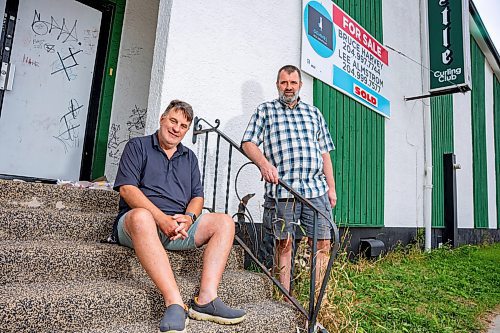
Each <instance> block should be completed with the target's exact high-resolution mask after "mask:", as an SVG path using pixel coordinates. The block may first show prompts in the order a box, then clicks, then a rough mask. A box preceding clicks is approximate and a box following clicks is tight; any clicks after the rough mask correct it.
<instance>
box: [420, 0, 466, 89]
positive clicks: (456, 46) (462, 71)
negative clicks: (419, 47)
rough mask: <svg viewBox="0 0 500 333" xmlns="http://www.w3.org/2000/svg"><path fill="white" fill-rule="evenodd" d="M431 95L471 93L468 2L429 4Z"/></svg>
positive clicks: (431, 1)
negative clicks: (446, 92) (468, 91)
mask: <svg viewBox="0 0 500 333" xmlns="http://www.w3.org/2000/svg"><path fill="white" fill-rule="evenodd" d="M427 13H428V16H427V17H428V36H429V66H430V70H429V72H430V73H429V77H430V79H429V91H430V92H431V94H432V93H433V92H438V91H446V90H450V92H454V91H464V90H469V89H470V74H469V73H470V51H469V47H470V46H469V0H427Z"/></svg>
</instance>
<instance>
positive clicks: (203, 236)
mask: <svg viewBox="0 0 500 333" xmlns="http://www.w3.org/2000/svg"><path fill="white" fill-rule="evenodd" d="M198 223H199V225H198V228H197V229H196V235H195V238H194V240H195V244H196V246H201V245H203V244H207V246H206V248H205V252H204V254H203V270H202V273H201V282H200V293H199V295H198V300H197V302H198V303H199V304H206V303H209V302H211V301H212V300H214V299H215V298H216V297H217V289H218V288H219V283H220V281H221V279H222V273H223V272H224V269H225V267H226V263H227V259H228V257H229V253H230V252H231V248H232V246H233V240H234V221H233V220H232V219H231V217H229V216H228V215H226V214H218V213H210V214H204V215H203V216H202V218H201V220H200V221H199V222H198Z"/></svg>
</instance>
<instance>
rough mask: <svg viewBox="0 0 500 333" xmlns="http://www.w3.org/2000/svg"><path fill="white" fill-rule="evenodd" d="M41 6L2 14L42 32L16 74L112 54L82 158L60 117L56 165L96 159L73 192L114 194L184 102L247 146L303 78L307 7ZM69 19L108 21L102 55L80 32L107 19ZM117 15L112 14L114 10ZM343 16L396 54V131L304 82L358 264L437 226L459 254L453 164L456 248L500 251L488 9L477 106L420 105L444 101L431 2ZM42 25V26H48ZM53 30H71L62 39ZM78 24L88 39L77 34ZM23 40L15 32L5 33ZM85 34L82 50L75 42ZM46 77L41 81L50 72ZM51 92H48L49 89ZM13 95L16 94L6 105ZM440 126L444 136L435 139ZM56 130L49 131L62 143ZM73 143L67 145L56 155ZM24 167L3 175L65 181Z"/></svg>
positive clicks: (392, 94)
mask: <svg viewBox="0 0 500 333" xmlns="http://www.w3.org/2000/svg"><path fill="white" fill-rule="evenodd" d="M25 2H26V3H32V2H33V1H23V0H19V1H18V3H19V4H18V7H17V8H15V9H16V10H15V11H14V9H13V8H14V7H16V6H15V3H17V2H15V1H11V0H9V1H5V0H4V1H3V2H2V1H0V5H1V6H2V7H5V8H6V13H7V16H6V20H5V22H7V23H8V22H9V19H8V18H9V15H10V16H12V13H14V12H16V15H17V17H26V18H27V19H26V20H24V21H22V20H18V21H17V24H16V31H17V29H21V28H22V24H25V25H26V26H27V27H28V28H30V29H31V30H29V29H28V32H29V34H27V35H26V36H24V39H23V40H24V43H25V44H26V45H24V44H23V45H24V46H21V44H19V43H22V42H17V43H18V44H16V40H15V36H16V35H15V34H14V44H13V45H12V49H13V50H14V49H15V48H16V46H17V48H18V49H20V51H19V52H18V53H19V56H18V59H13V60H16V61H18V62H20V63H17V66H16V67H17V69H16V71H17V73H18V74H16V75H19V73H24V72H25V71H26V68H29V70H41V69H40V68H42V69H43V67H44V66H45V64H44V63H43V61H44V60H42V59H44V57H45V56H47V54H48V55H52V54H51V53H49V52H47V51H46V47H47V46H45V44H50V45H55V50H56V53H57V54H59V55H61V58H60V59H65V58H64V57H65V56H67V55H65V54H64V53H63V51H64V50H69V51H68V52H70V53H71V54H73V58H75V59H77V60H78V58H77V57H78V56H79V55H80V53H78V54H77V53H76V52H78V51H79V50H80V49H82V50H83V51H82V54H83V53H85V52H87V53H92V50H91V47H87V49H84V48H81V45H79V44H78V43H80V42H82V41H86V42H87V44H85V43H84V45H87V46H88V45H92V44H96V45H98V46H99V45H104V44H105V47H104V46H103V47H102V50H100V49H99V47H96V52H95V58H96V59H97V60H96V61H95V67H94V71H95V72H96V73H97V72H99V71H100V73H102V75H101V76H99V75H93V77H91V78H89V79H88V80H91V79H93V81H92V84H91V85H90V86H91V88H92V89H91V91H90V93H89V92H87V93H86V94H83V95H82V96H83V97H82V98H84V97H85V98H88V101H89V103H83V102H80V101H79V103H80V104H78V106H80V105H84V104H87V105H88V108H89V112H88V116H87V129H86V132H81V133H80V134H79V135H80V136H79V138H80V141H79V143H78V144H79V146H78V144H75V143H74V141H71V142H73V145H69V146H68V144H62V145H61V143H60V142H59V141H61V139H63V141H65V142H66V143H67V142H68V140H66V138H67V136H64V135H68V133H71V132H67V133H66V132H65V131H63V132H57V130H58V129H57V128H56V127H57V126H61V125H60V124H61V119H63V120H66V118H61V117H60V116H57V117H56V116H55V118H54V119H55V120H53V123H54V128H55V130H56V132H54V133H55V134H51V135H49V136H48V139H47V140H45V141H48V142H49V144H48V146H50V147H51V145H55V144H59V147H56V148H54V149H59V150H61V149H63V150H62V153H60V152H59V153H57V151H56V152H55V155H57V156H61V155H62V156H63V158H61V161H60V162H61V163H62V164H64V161H65V160H66V158H64V156H69V154H70V153H71V151H72V149H73V148H74V147H76V146H78V147H79V149H80V150H78V151H77V152H76V155H78V154H82V157H81V161H80V160H78V161H80V163H76V164H75V165H76V167H78V166H79V165H80V169H77V170H76V171H74V168H75V167H74V166H72V168H73V171H74V172H73V173H64V172H62V173H61V174H62V175H63V176H61V177H64V176H65V175H69V176H67V177H71V176H73V177H77V178H78V177H79V178H81V179H85V178H86V179H95V178H97V177H99V176H106V177H107V179H108V180H110V181H112V180H113V179H114V177H115V174H116V170H117V164H118V162H119V158H120V155H121V152H122V150H123V147H124V144H125V143H126V142H127V141H128V139H130V138H131V137H134V136H138V135H143V134H150V133H153V132H154V131H155V130H156V128H157V127H158V120H159V117H160V115H161V113H162V111H163V110H164V109H165V107H166V106H167V105H168V103H169V102H170V100H172V99H182V100H186V101H187V102H189V103H191V104H192V105H193V107H194V110H195V114H196V115H197V116H198V117H201V118H203V119H205V120H206V121H208V122H210V123H212V124H214V123H215V120H216V119H218V120H219V121H220V127H219V129H221V130H222V131H223V132H224V133H226V134H227V135H228V136H229V137H230V138H232V139H233V140H234V141H235V142H239V140H240V139H241V136H242V135H243V131H244V129H245V127H246V124H247V122H248V120H249V119H250V116H251V114H252V113H253V111H254V110H255V107H256V106H257V105H258V104H259V103H261V102H263V101H265V100H271V99H274V98H276V96H277V91H276V87H275V81H276V72H277V70H278V69H279V68H280V67H281V66H282V65H284V64H294V65H297V66H299V65H300V64H301V55H302V50H301V45H302V44H301V43H302V30H303V3H302V2H301V1H294V2H290V3H287V4H286V5H284V4H283V2H282V1H275V0H270V1H265V2H244V1H230V2H224V3H214V4H212V3H207V2H202V1H198V0H191V1H175V0H159V1H158V0H146V1H139V0H127V1H125V0H110V1H109V2H105V1H90V0H89V1H84V0H82V1H75V0H43V3H42V2H40V1H38V2H36V5H32V6H28V5H23V3H25ZM45 2H46V3H45ZM319 2H320V3H322V4H323V5H325V4H326V5H328V3H330V1H319ZM60 3H64V4H65V5H64V6H66V5H67V4H68V3H77V5H78V6H87V7H89V6H90V7H92V8H94V9H95V8H97V9H96V10H98V11H101V12H102V13H103V14H102V17H104V18H106V17H107V21H106V20H104V19H102V21H101V22H102V23H101V27H100V30H99V36H100V37H99V38H95V39H96V40H95V41H90V42H89V40H84V37H85V36H86V35H85V33H86V30H89V29H90V28H89V27H93V26H92V24H90V23H89V24H90V25H88V27H86V28H82V30H81V31H78V29H79V27H80V26H82V27H83V25H84V24H83V22H87V21H88V22H91V19H90V18H88V17H81V15H83V14H82V13H81V12H76V11H75V9H74V8H72V7H68V8H65V9H64V10H59V11H57V10H56V9H55V8H56V7H63V6H62V5H60ZM102 3H105V4H107V5H108V7H105V8H104V9H102V8H101V7H99V6H98V4H102ZM334 3H335V4H336V5H338V6H339V7H340V8H341V9H342V10H343V11H345V12H346V13H347V14H348V15H350V17H352V18H353V19H354V20H355V21H356V22H357V23H358V24H359V25H361V26H362V27H363V28H364V29H365V30H366V31H367V32H368V33H369V34H371V36H373V37H374V38H376V39H377V40H378V41H379V42H380V43H381V44H382V45H383V46H384V47H385V48H386V49H387V50H388V53H389V55H388V56H389V65H388V69H387V71H386V76H385V77H384V82H383V84H384V89H385V91H386V92H387V96H386V98H387V99H388V100H390V110H391V112H390V117H385V116H383V115H381V114H379V113H377V112H374V111H373V110H371V109H370V108H368V107H367V106H365V105H363V104H361V103H359V102H358V101H356V100H355V99H353V98H351V97H349V96H347V95H345V94H343V93H341V92H339V91H338V90H336V89H334V88H332V87H331V86H330V85H328V84H326V83H324V82H322V81H320V80H319V79H316V78H314V77H312V76H310V75H308V74H307V73H304V75H303V83H304V84H303V88H302V90H301V94H300V95H301V98H302V100H304V101H306V102H307V103H311V104H314V105H316V106H318V107H319V108H320V109H321V110H322V112H323V114H324V116H325V119H326V121H327V122H328V125H329V128H330V131H331V134H332V137H333V140H334V143H335V145H336V150H335V151H333V152H332V155H331V156H332V160H333V164H334V169H335V179H336V183H337V194H338V206H337V207H336V208H335V210H334V216H335V221H336V223H337V224H339V225H340V226H343V227H346V228H348V229H349V231H350V232H349V234H350V240H351V246H352V247H353V248H356V247H357V246H358V244H359V240H360V239H362V238H377V239H381V240H383V241H384V242H385V243H386V244H388V245H389V246H391V245H393V244H395V243H397V242H398V241H402V242H404V243H408V242H411V241H413V240H415V239H416V238H418V237H419V231H418V230H423V229H424V227H425V224H426V223H431V225H432V233H431V237H432V246H438V245H439V244H441V243H443V242H445V241H446V240H448V239H449V237H448V234H447V232H448V231H447V225H446V223H450V222H449V221H448V222H446V219H445V209H446V207H447V206H446V205H445V201H446V195H445V193H449V192H446V191H445V188H444V183H443V179H444V177H445V175H444V173H443V155H444V154H448V153H453V154H455V159H456V160H455V164H456V165H459V166H460V168H459V169H457V168H456V169H455V170H456V171H455V175H456V214H455V216H456V220H455V221H456V223H457V224H458V225H457V228H456V232H457V234H456V235H455V238H456V241H457V242H458V243H478V242H482V241H488V240H495V241H499V240H500V233H499V231H498V230H499V227H500V222H499V218H498V216H499V215H500V199H499V198H500V180H498V181H497V179H500V68H499V65H500V57H499V55H498V52H497V50H496V48H495V45H493V43H492V42H491V39H490V38H489V36H488V34H487V32H486V30H485V29H484V25H483V24H482V22H481V19H480V17H479V15H478V13H477V11H476V10H475V7H474V5H473V3H472V2H470V3H469V13H468V14H467V15H466V17H468V18H469V22H470V24H469V31H470V35H468V37H469V38H468V39H470V42H469V45H467V46H466V47H468V48H469V50H470V59H471V60H470V77H471V84H470V86H471V90H470V91H467V92H458V93H453V94H445V95H441V96H434V97H423V98H416V99H411V97H419V96H425V95H428V89H427V88H426V87H427V84H428V83H427V81H426V80H428V79H427V75H428V72H427V70H426V68H427V66H428V61H429V60H428V56H427V52H428V39H429V38H435V36H429V34H428V33H427V29H426V21H427V18H426V15H425V13H426V5H425V3H426V2H425V1H411V2H401V1H396V0H367V1H356V0H338V1H334ZM4 4H5V5H4ZM35 7H36V8H35ZM106 10H108V11H109V14H106ZM40 13H41V15H42V16H40V17H38V16H36V15H39V14H40ZM43 15H45V17H44V16H43ZM88 15H90V16H92V13H90V14H88ZM33 17H35V19H33ZM63 18H64V19H65V23H66V26H67V27H66V28H65V29H63V21H62V20H63ZM51 19H52V20H54V21H57V27H59V30H58V28H57V27H56V24H54V21H51ZM105 21H106V22H107V23H106V22H105ZM40 22H43V23H40ZM73 22H78V23H75V25H72V24H73ZM70 23H71V24H70ZM37 24H38V26H37ZM40 24H41V25H40ZM106 24H107V25H106ZM94 25H95V24H94ZM7 26H8V24H5V23H4V30H5V29H7ZM33 27H35V28H33ZM36 27H39V28H40V29H42V30H43V29H45V30H46V32H45V30H43V31H42V30H40V29H39V30H36ZM72 27H75V30H74V31H78V35H77V34H73V33H72V31H73V30H71V28H72ZM33 29H35V30H33ZM90 30H91V29H90ZM5 31H6V30H5ZM19 31H22V30H19ZM16 33H17V32H16ZM42 33H44V35H43V36H41V35H40V34H42ZM41 37H43V38H41ZM66 37H71V38H73V39H74V40H73V44H72V45H71V46H69V47H68V43H70V42H71V40H70V39H71V38H68V39H67V40H66V42H65V43H63V42H62V40H63V38H66ZM87 37H88V36H87ZM51 38H52V39H51ZM41 39H44V42H42V44H43V46H42V49H43V48H45V49H43V50H45V51H44V52H45V53H41V51H39V49H36V46H37V45H38V44H37V43H40V42H39V40H41ZM3 40H7V39H3ZM50 45H49V47H50ZM79 47H80V48H79ZM496 47H498V46H496ZM58 48H59V49H58ZM37 52H38V53H37ZM75 54H76V55H75ZM23 55H24V58H23ZM37 55H39V56H40V60H37V59H38V58H36V56H37ZM3 57H4V62H9V61H5V60H6V59H5V57H6V55H5V52H4V55H3ZM12 57H15V54H13V55H12ZM26 57H28V58H29V59H31V60H26ZM47 57H48V56H47ZM21 59H22V60H21ZM47 59H48V58H47ZM69 59H70V58H69ZM56 60H57V58H56ZM37 61H38V66H37V65H35V64H34V63H35V62H37ZM11 62H12V61H11ZM61 62H62V63H63V65H62V66H59V67H54V65H53V63H52V62H50V61H47V66H49V65H51V64H52V67H48V72H47V73H49V74H50V78H52V77H54V76H55V75H57V74H63V73H65V72H66V73H69V74H67V76H65V77H63V78H62V79H61V80H63V79H65V80H67V81H68V82H70V81H72V80H71V79H73V77H72V76H70V74H71V72H70V71H71V70H73V71H74V73H73V74H74V75H75V77H74V80H73V82H75V81H78V80H79V79H80V77H82V75H83V74H80V72H78V70H79V68H78V66H75V67H72V68H70V69H68V67H69V66H71V65H68V64H67V63H64V61H61ZM75 63H76V61H75ZM90 63H91V60H89V64H90ZM78 64H81V63H80V62H78ZM89 66H90V65H89ZM99 66H100V67H99ZM80 67H83V66H80ZM58 71H59V72H58ZM87 71H88V69H87ZM53 72H56V73H55V74H52V73H53ZM82 73H84V69H82ZM49 74H47V75H49ZM44 80H45V79H44ZM47 80H48V79H47ZM96 80H97V81H96ZM16 82H18V81H17V77H16V80H14V83H13V89H12V91H15V90H16V89H17V87H16ZM46 82H48V81H42V83H41V85H44V84H45V83H46ZM68 82H65V84H66V83H68ZM70 83H71V82H70ZM88 86H89V84H87V87H88ZM51 89H52V90H51V93H50V94H52V95H45V96H53V98H54V99H57V96H58V93H54V89H56V90H55V91H56V92H57V91H65V90H64V89H65V88H64V89H63V88H62V87H61V86H57V85H54V86H52V87H51ZM80 89H83V88H80ZM10 93H11V91H7V90H6V91H5V93H4V95H3V98H4V100H5V99H7V98H8V94H10ZM44 94H47V93H44ZM70 96H71V93H68V94H67V96H66V97H67V98H66V99H68V100H70V101H71V97H70ZM409 98H410V99H409ZM92 101H94V102H92ZM3 105H4V106H5V107H4V106H3V107H2V113H1V114H0V127H1V126H7V127H11V126H12V124H11V123H10V122H9V123H7V124H6V123H5V120H4V121H3V120H2V118H4V119H7V116H6V114H7V113H8V110H7V108H8V106H7V105H6V104H5V101H4V104H3ZM43 105H44V104H43V103H42V104H41V105H40V104H37V107H40V108H41V109H43ZM71 105H72V104H70V106H71ZM60 107H61V109H64V108H67V107H68V102H67V101H65V102H64V103H63V102H61V105H60ZM70 111H71V109H70ZM70 115H72V114H70ZM39 118H40V119H36V120H34V121H36V122H37V123H39V124H43V119H42V116H40V117H39ZM2 121H3V124H2ZM83 123H85V120H83ZM427 123H428V124H430V126H429V128H428V129H427V127H426V126H427V125H426V124H427ZM49 125H50V124H48V125H47V126H46V128H48V129H50V126H49ZM88 128H90V130H89V129H88ZM64 129H67V127H65V128H64ZM64 133H66V134H64ZM57 136H59V141H57V140H55V139H54V140H53V138H54V137H57ZM188 137H189V134H188V136H187V137H186V140H185V141H186V145H187V146H188V147H190V148H192V149H193V150H194V151H195V152H196V153H197V154H198V155H199V157H200V159H202V158H204V157H203V156H201V155H202V154H203V145H202V144H201V143H200V142H198V143H196V144H192V143H190V142H188V141H189V140H187V138H188ZM84 138H85V139H84ZM89 138H90V139H89ZM40 141H43V140H40ZM52 141H53V142H52ZM1 145H2V144H1V143H0V149H1V150H0V151H3V153H2V154H3V155H4V156H10V155H8V153H9V149H10V150H12V148H11V147H10V148H9V145H4V146H6V147H3V148H2V147H1ZM60 146H62V148H61V147H60ZM30 149H37V150H43V149H49V148H43V147H40V148H30ZM50 149H52V148H50ZM64 149H65V150H64ZM214 150H215V145H214V144H213V143H209V144H208V155H207V156H208V157H207V158H208V159H210V158H213V157H214V155H215V151H214ZM77 157H79V156H77ZM10 158H11V159H15V157H10ZM40 158H42V157H40ZM71 158H72V159H74V158H75V157H74V156H73V157H71ZM18 159H19V158H18ZM234 159H235V161H236V163H238V164H239V166H242V165H243V164H245V162H246V159H245V158H244V157H242V156H235V157H234ZM21 160H22V162H23V163H22V164H28V165H31V167H30V168H31V169H30V168H26V169H23V170H24V171H23V173H20V174H19V173H16V172H15V170H18V169H17V168H19V167H18V166H12V165H7V163H4V164H3V165H0V174H4V175H5V174H6V175H11V176H12V175H15V176H26V177H35V178H48V179H54V178H59V176H58V175H57V174H51V173H50V171H52V168H51V167H50V166H51V164H50V161H49V162H48V164H47V167H45V169H47V172H46V173H45V174H44V173H37V172H36V171H33V172H31V171H30V170H32V169H36V168H37V163H38V162H37V160H36V159H35V160H31V161H30V160H29V159H27V158H26V154H23V155H22V159H21ZM456 167H457V166H456ZM236 170H238V168H233V171H232V172H233V173H236ZM75 172H76V173H75ZM211 172H214V170H211V169H208V170H207V173H208V174H210V173H211ZM242 173H243V174H244V175H243V176H242V177H240V178H238V183H237V184H236V186H237V188H239V189H241V191H242V192H245V193H242V194H248V193H255V194H256V195H255V196H254V197H253V198H252V199H251V200H250V201H249V203H248V205H249V209H250V210H251V211H252V212H253V215H254V217H258V216H259V215H260V214H261V211H262V207H261V206H262V203H263V184H262V183H261V182H259V181H258V180H259V179H260V177H259V174H258V171H257V170H256V169H254V168H252V167H245V169H244V171H242ZM77 178H75V179H77ZM219 179H223V178H219ZM211 182H212V180H210V177H209V178H207V183H206V184H205V188H209V189H211V188H212V187H213V186H217V184H212V183H211ZM220 195H222V194H220ZM238 204H239V201H238V199H237V198H236V196H234V195H233V196H231V199H230V200H229V206H230V209H229V210H230V211H236V210H237V207H238ZM217 208H218V209H223V208H224V207H218V206H217ZM258 219H260V218H258Z"/></svg>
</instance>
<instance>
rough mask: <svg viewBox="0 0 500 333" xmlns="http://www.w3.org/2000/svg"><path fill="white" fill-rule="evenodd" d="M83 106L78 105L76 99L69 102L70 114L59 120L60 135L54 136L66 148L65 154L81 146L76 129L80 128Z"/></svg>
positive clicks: (67, 113)
mask: <svg viewBox="0 0 500 333" xmlns="http://www.w3.org/2000/svg"><path fill="white" fill-rule="evenodd" d="M81 108H83V105H80V104H78V101H77V100H76V99H73V98H72V99H71V100H70V101H69V106H68V112H66V113H65V114H64V115H63V116H62V117H61V118H60V119H59V134H58V135H57V136H54V138H55V139H57V140H59V141H60V142H61V143H62V144H63V146H64V152H65V153H67V152H68V150H69V148H76V147H78V146H79V145H80V139H79V137H78V132H77V131H76V129H77V128H78V127H80V124H77V123H76V122H77V118H78V114H79V113H80V109H81Z"/></svg>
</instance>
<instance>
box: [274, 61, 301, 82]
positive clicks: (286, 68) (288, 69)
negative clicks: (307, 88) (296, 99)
mask: <svg viewBox="0 0 500 333" xmlns="http://www.w3.org/2000/svg"><path fill="white" fill-rule="evenodd" d="M282 71H285V72H287V73H288V74H292V73H293V72H297V73H299V81H300V82H302V73H301V72H300V69H298V68H297V67H296V66H294V65H285V66H283V67H281V68H280V70H279V71H278V75H277V76H276V83H278V82H279V80H280V73H281V72H282Z"/></svg>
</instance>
